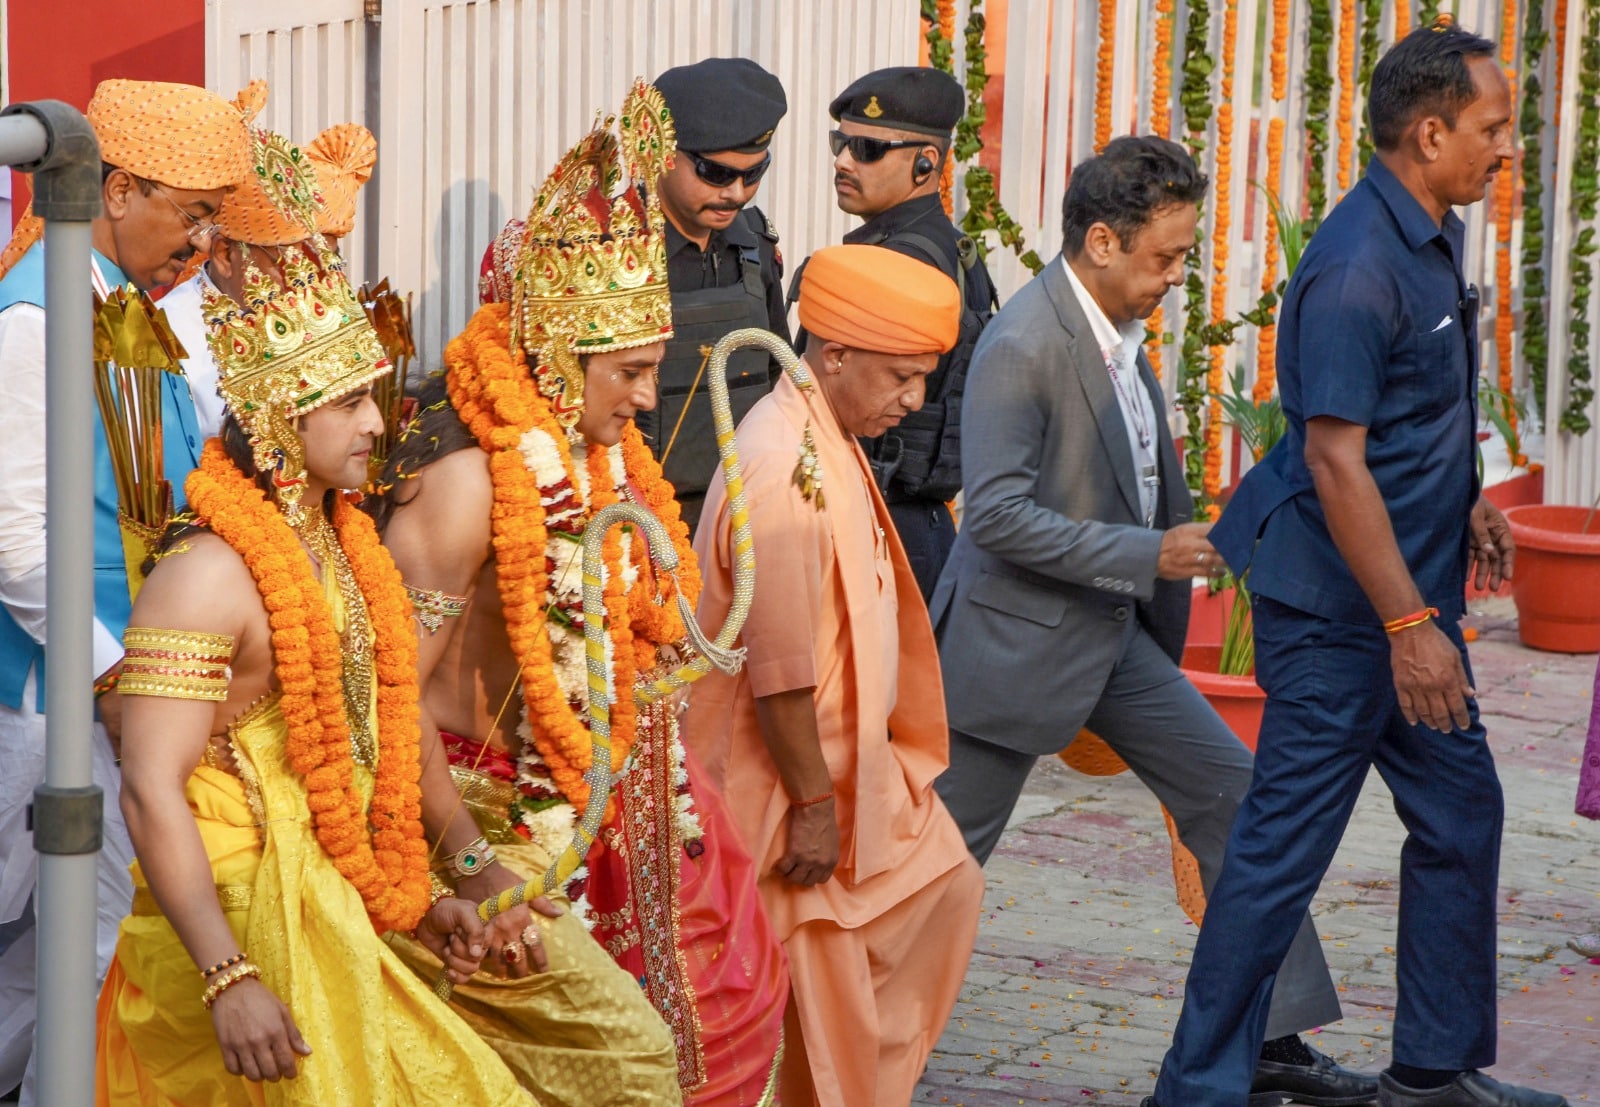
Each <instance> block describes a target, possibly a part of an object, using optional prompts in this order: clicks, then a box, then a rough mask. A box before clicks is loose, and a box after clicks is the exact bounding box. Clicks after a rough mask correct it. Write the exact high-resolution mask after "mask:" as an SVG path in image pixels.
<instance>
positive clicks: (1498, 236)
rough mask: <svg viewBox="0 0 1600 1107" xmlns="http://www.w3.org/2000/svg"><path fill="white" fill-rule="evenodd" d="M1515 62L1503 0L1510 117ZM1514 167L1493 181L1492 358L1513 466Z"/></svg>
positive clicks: (1512, 26) (1519, 460)
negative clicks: (1493, 295) (1512, 274)
mask: <svg viewBox="0 0 1600 1107" xmlns="http://www.w3.org/2000/svg"><path fill="white" fill-rule="evenodd" d="M1516 61H1517V6H1516V5H1515V4H1513V3H1511V2H1510V0H1506V4H1505V11H1504V20H1503V23H1502V25H1501V29H1500V63H1501V65H1502V66H1503V67H1504V68H1505V75H1506V83H1507V85H1508V86H1509V87H1510V89H1511V95H1512V97H1513V111H1512V117H1513V118H1515V116H1516V112H1515V110H1514V109H1515V102H1514V101H1515V96H1516V89H1517V67H1516ZM1514 170H1515V166H1514V165H1513V166H1512V167H1510V168H1508V169H1506V170H1505V171H1504V172H1502V173H1498V174H1496V175H1495V182H1494V221H1495V259H1494V274H1495V313H1494V349H1495V361H1496V364H1497V366H1498V368H1499V370H1500V381H1499V383H1500V397H1499V408H1500V414H1501V415H1502V416H1503V417H1504V419H1505V421H1506V427H1507V428H1509V430H1510V433H1509V434H1508V435H1507V436H1506V453H1507V455H1508V456H1509V457H1510V459H1511V464H1512V465H1513V466H1523V465H1526V464H1527V463H1528V459H1527V457H1526V456H1524V455H1523V453H1522V449H1521V440H1520V436H1519V435H1518V432H1517V405H1516V403H1515V401H1514V400H1513V399H1512V389H1513V388H1514V387H1515V382H1514V380H1513V372H1512V370H1513V362H1512V330H1513V324H1514V322H1515V321H1514V319H1513V318H1512V314H1511V223H1512V220H1513V218H1514V217H1515V214H1516V213H1515V211H1514V210H1513V205H1514V203H1515V200H1516V187H1517V183H1516V175H1515V172H1514Z"/></svg>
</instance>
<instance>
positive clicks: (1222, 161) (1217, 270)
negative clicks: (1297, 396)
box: [1201, 0, 1239, 519]
mask: <svg viewBox="0 0 1600 1107" xmlns="http://www.w3.org/2000/svg"><path fill="white" fill-rule="evenodd" d="M1238 37H1239V3H1238V0H1227V4H1226V5H1225V6H1224V7H1223V15H1222V88H1221V91H1220V93H1219V95H1218V97H1217V99H1218V101H1219V102H1218V104H1217V161H1216V179H1215V180H1216V184H1215V187H1216V193H1217V199H1216V207H1215V208H1214V209H1213V212H1214V214H1213V216H1212V231H1211V269H1212V278H1211V279H1212V283H1211V323H1212V326H1213V327H1215V326H1218V325H1219V324H1221V323H1223V322H1224V321H1225V320H1226V319H1227V313H1228V235H1229V233H1230V232H1231V230H1232V206H1231V203H1232V191H1233V68H1234V54H1235V47H1236V44H1237V41H1238ZM1227 353H1228V349H1227V347H1226V346H1224V345H1213V346H1212V347H1211V367H1210V371H1209V372H1208V374H1207V377H1206V391H1207V393H1208V397H1209V398H1208V400H1207V403H1206V429H1205V479H1204V483H1203V484H1202V485H1201V491H1202V492H1203V493H1204V500H1205V502H1204V507H1205V511H1206V514H1207V515H1208V516H1209V517H1210V518H1212V519H1215V518H1216V517H1217V516H1218V515H1219V514H1221V510H1222V509H1221V508H1220V507H1219V506H1218V504H1217V500H1218V498H1219V497H1220V496H1221V494H1222V432H1223V427H1224V423H1223V411H1222V387H1223V383H1224V375H1225V363H1226V360H1227Z"/></svg>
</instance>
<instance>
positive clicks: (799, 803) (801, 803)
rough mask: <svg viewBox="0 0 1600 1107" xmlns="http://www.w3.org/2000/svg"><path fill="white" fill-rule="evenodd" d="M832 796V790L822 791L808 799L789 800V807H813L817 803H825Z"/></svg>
mask: <svg viewBox="0 0 1600 1107" xmlns="http://www.w3.org/2000/svg"><path fill="white" fill-rule="evenodd" d="M832 798H833V793H832V792H824V793H822V795H820V796H812V797H811V798H810V799H808V800H790V801H789V806H790V807H815V806H816V805H817V804H819V803H827V802H828V801H829V800H831V799H832Z"/></svg>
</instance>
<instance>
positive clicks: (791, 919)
mask: <svg viewBox="0 0 1600 1107" xmlns="http://www.w3.org/2000/svg"><path fill="white" fill-rule="evenodd" d="M808 424H809V426H810V429H811V436H812V439H813V441H814V442H815V446H816V452H817V456H818V459H819V460H820V461H821V463H822V471H823V498H824V499H825V501H826V509H825V510H819V509H818V507H817V506H816V503H815V501H808V500H806V499H804V498H803V497H802V495H801V491H800V489H799V488H798V487H797V486H796V485H795V483H794V481H793V479H792V478H793V473H794V469H795V463H796V460H797V456H798V453H799V449H800V445H801V441H802V438H803V436H804V434H805V430H806V427H807V426H808ZM739 445H740V449H741V458H742V461H743V468H744V479H745V488H746V494H747V497H748V500H749V506H750V516H751V521H752V525H753V528H754V538H755V550H756V566H757V580H756V595H755V602H754V606H753V608H752V610H751V613H750V618H749V620H748V621H747V622H746V624H745V628H744V636H743V641H744V644H745V645H746V646H747V647H748V649H749V658H748V660H747V662H746V665H745V668H744V671H743V672H741V673H740V674H739V675H738V676H737V677H731V678H730V677H723V676H719V675H716V674H713V675H712V676H709V677H707V678H705V679H704V680H702V681H700V682H699V683H698V684H697V685H696V686H695V689H694V691H693V693H692V694H691V697H690V709H689V714H688V717H687V720H686V722H685V725H684V728H683V733H684V740H685V742H686V743H687V744H689V746H690V747H691V749H692V750H693V752H694V753H695V754H696V755H697V757H698V758H699V760H700V761H701V762H702V763H703V764H704V765H705V766H706V768H707V769H708V771H710V772H711V773H712V775H713V777H714V779H715V782H716V783H717V784H718V785H719V786H720V787H721V789H722V793H723V795H724V796H725V797H726V800H727V803H728V806H729V808H730V809H731V810H732V813H733V817H734V821H735V822H736V823H737V824H738V826H739V829H740V832H741V833H742V834H743V836H744V839H745V843H746V844H747V845H748V847H749V849H750V852H751V854H752V855H753V856H754V857H755V859H756V871H757V874H758V880H759V888H760V891H761V898H762V901H763V902H764V903H765V905H766V908H767V912H768V914H769V915H770V916H771V918H772V922H773V925H774V926H775V927H776V929H777V931H778V934H779V936H780V937H781V938H782V939H783V941H784V945H785V948H786V949H787V950H788V953H789V962H790V966H791V980H792V994H793V1003H792V1006H791V1010H790V1020H789V1023H788V1025H789V1027H790V1031H791V1032H790V1033H789V1034H788V1040H787V1049H788V1053H787V1055H786V1057H785V1062H784V1071H783V1078H782V1083H781V1087H782V1097H783V1102H784V1103H785V1104H786V1105H787V1107H803V1105H804V1104H807V1103H818V1104H830V1105H831V1104H845V1103H847V1104H851V1105H852V1107H855V1105H862V1107H867V1105H872V1104H882V1105H885V1107H887V1105H891V1104H893V1105H896V1107H903V1105H904V1104H905V1103H907V1102H908V1101H909V1100H910V1098H911V1095H912V1092H913V1090H914V1088H915V1086H916V1081H917V1079H918V1077H919V1076H920V1074H921V1072H922V1068H923V1066H924V1064H925V1063H926V1061H927V1057H928V1054H929V1053H930V1052H931V1051H932V1049H933V1046H934V1043H935V1042H937V1041H938V1038H939V1035H940V1033H941V1031H942V1030H943V1029H944V1024H945V1021H946V1020H947V1019H948V1018H949V1014H950V1010H951V1008H952V1007H953V1006H954V1004H955V1000H956V995H957V992H958V991H959V989H960V986H961V980H962V977H963V976H964V974H965V972H966V966H967V960H968V957H969V956H970V954H971V952H972V945H973V941H974V939H975V937H976V933H977V924H978V908H979V905H980V903H981V900H982V897H983V878H982V876H981V874H980V872H979V869H978V866H977V864H976V863H975V862H974V861H973V860H972V858H971V856H970V855H969V854H968V853H967V850H966V847H965V845H963V844H962V840H961V834H960V832H959V830H958V829H957V827H956V825H955V822H954V820H952V819H951V817H950V815H949V813H948V812H947V811H946V810H945V808H944V805H943V804H942V803H941V802H940V801H939V799H938V797H937V796H936V795H935V794H934V792H933V787H932V785H933V780H934V778H935V777H937V776H938V775H939V774H940V773H941V772H943V771H944V768H945V766H946V764H947V762H948V758H947V754H946V751H947V748H948V733H947V730H946V725H945V713H944V694H943V690H942V687H941V684H940V679H939V659H938V653H937V650H936V649H935V646H934V640H933V633H932V629H931V628H930V626H929V624H928V615H927V609H926V608H925V607H924V605H923V603H922V598H921V595H920V593H919V592H918V591H917V585H916V580H915V578H914V577H913V575H912V573H911V568H910V565H909V564H908V563H907V561H906V556H905V552H904V550H903V549H902V548H901V545H900V541H899V539H898V538H897V537H896V535H895V532H894V526H893V523H892V522H891V521H890V518H889V515H888V512H887V510H886V509H885V507H884V504H883V500H882V497H881V496H879V494H878V491H877V489H876V488H875V487H874V486H873V485H872V482H871V479H870V472H869V470H868V468H867V464H866V459H865V458H864V457H863V455H862V453H861V450H860V448H859V447H858V446H857V445H856V444H855V442H854V441H853V440H852V439H851V438H849V437H848V436H846V435H845V433H844V432H843V430H842V429H841V428H840V426H839V424H838V422H837V420H836V419H835V418H834V415H833V413H832V411H831V409H830V408H829V407H828V404H827V401H826V398H825V397H824V396H823V395H822V393H821V392H820V390H818V389H816V388H813V389H812V390H810V391H809V392H808V393H802V392H801V391H800V390H799V389H797V388H796V387H795V386H794V384H793V383H792V382H790V381H789V380H788V378H784V379H783V380H780V381H779V382H778V385H777V388H776V389H775V390H774V391H773V393H772V394H771V395H769V396H768V397H766V398H765V399H763V400H762V401H761V402H760V403H758V404H757V405H756V406H755V408H754V409H753V410H752V411H751V412H750V414H749V415H748V416H747V417H746V418H745V420H744V422H743V423H742V424H741V425H740V427H739ZM707 524H709V525H707ZM695 545H696V550H697V552H698V553H699V555H700V565H701V572H702V574H703V575H704V577H705V590H704V592H703V593H702V595H701V599H700V612H699V616H700V623H701V625H703V626H711V627H715V626H719V625H721V622H722V620H723V617H724V616H725V614H726V612H727V610H728V607H729V604H730V603H731V600H732V595H733V571H732V561H733V558H732V554H731V524H730V520H729V517H728V508H727V504H726V502H725V492H724V488H723V484H722V479H721V477H720V475H719V477H718V478H717V480H716V481H715V483H714V484H713V486H712V488H711V491H710V494H709V495H708V497H707V500H706V512H705V514H704V515H703V516H702V526H701V529H700V533H699V536H698V539H697V541H696V543H695ZM802 688H814V689H815V701H816V711H817V728H818V733H819V737H820V740H821V745H822V753H823V756H824V758H825V759H826V761H827V764H828V769H829V774H830V776H831V777H832V781H833V790H834V794H835V810H836V812H837V816H838V820H839V829H840V857H839V864H838V867H837V868H836V869H835V871H834V875H833V877H832V878H831V879H829V880H828V881H826V882H824V883H822V884H820V885H816V886H814V887H809V888H807V887H801V886H798V885H795V884H791V883H790V882H789V881H787V880H786V879H785V878H784V877H782V876H781V875H779V874H778V873H777V872H775V871H774V868H773V867H774V865H775V864H776V863H777V862H778V861H779V860H780V859H781V858H782V856H783V854H784V851H785V847H786V843H787V828H788V811H789V800H790V797H789V796H788V794H787V793H786V792H785V791H784V789H783V785H782V783H781V781H780V779H779V776H778V771H777V766H776V765H775V764H774V762H773V760H772V757H771V755H770V754H769V753H768V752H767V747H766V745H765V743H764V741H763V739H762V736H761V731H760V727H759V725H758V723H757V719H756V709H755V701H756V698H757V697H762V696H769V695H775V694H778V693H781V692H788V691H794V690H796V689H802ZM913 951H914V953H915V962H914V963H913V962H912V961H911V959H910V958H911V956H912V954H913ZM796 1028H798V1031H799V1033H798V1035H796V1034H795V1033H793V1031H794V1030H795V1029H796Z"/></svg>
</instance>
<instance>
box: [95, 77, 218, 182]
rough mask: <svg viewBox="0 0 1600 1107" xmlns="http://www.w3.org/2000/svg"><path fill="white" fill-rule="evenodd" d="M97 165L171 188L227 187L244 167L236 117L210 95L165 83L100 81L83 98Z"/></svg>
mask: <svg viewBox="0 0 1600 1107" xmlns="http://www.w3.org/2000/svg"><path fill="white" fill-rule="evenodd" d="M84 114H86V115H87V116H88V117H89V123H90V125H91V126H93V127H94V133H95V137H96V138H98V139H99V140H100V160H102V161H105V162H109V163H110V164H112V165H115V166H117V167H118V168H119V169H126V170H127V171H128V172H130V173H132V174H134V175H135V176H139V177H143V178H145V179H146V180H149V181H159V182H160V183H161V184H165V185H171V186H172V187H173V188H192V189H210V188H227V187H229V186H231V185H235V184H238V183H239V181H240V179H241V178H243V177H244V175H245V174H246V173H247V172H249V170H250V146H249V137H250V136H249V131H248V130H247V128H246V127H245V120H244V116H242V115H241V114H240V112H239V109H238V108H237V107H235V106H234V105H233V104H230V103H228V101H226V100H224V99H223V98H222V97H220V96H218V95H217V94H216V93H214V92H209V91H207V90H206V89H203V88H196V87H195V86H194V85H176V84H169V83H167V82H165V81H125V80H120V79H113V80H109V81H101V82H100V85H99V87H98V88H96V89H95V90H94V97H93V98H92V99H91V100H90V101H89V108H88V111H87V112H85V113H84Z"/></svg>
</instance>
